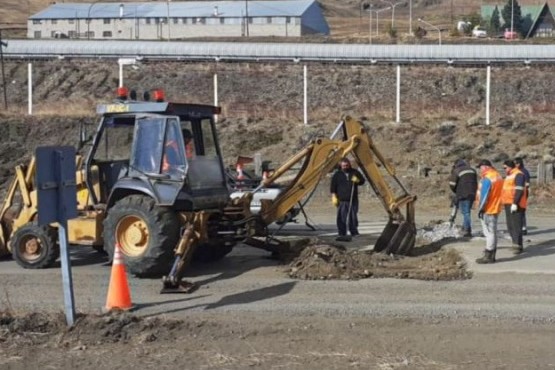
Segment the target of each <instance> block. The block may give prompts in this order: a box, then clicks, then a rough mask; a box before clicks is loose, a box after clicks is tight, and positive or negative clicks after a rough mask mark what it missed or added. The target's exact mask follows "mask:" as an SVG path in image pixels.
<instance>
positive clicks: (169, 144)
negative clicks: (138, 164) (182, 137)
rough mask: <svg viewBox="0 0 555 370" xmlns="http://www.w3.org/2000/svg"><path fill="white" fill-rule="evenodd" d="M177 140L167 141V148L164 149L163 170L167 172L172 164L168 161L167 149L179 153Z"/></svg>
mask: <svg viewBox="0 0 555 370" xmlns="http://www.w3.org/2000/svg"><path fill="white" fill-rule="evenodd" d="M177 149H178V147H177V142H176V141H175V140H170V141H168V142H167V143H166V148H165V149H164V150H165V152H164V157H163V158H162V171H164V172H167V171H169V170H170V167H171V165H172V164H173V163H172V164H170V162H169V161H168V155H167V151H168V150H174V151H175V153H176V154H177Z"/></svg>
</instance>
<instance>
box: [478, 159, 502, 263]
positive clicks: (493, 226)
mask: <svg viewBox="0 0 555 370" xmlns="http://www.w3.org/2000/svg"><path fill="white" fill-rule="evenodd" d="M478 168H479V169H480V177H481V179H480V183H479V184H478V192H477V203H478V206H477V208H478V218H479V219H480V222H481V223H482V231H483V232H484V236H485V237H486V248H485V250H484V255H483V256H482V257H480V258H478V259H477V260H476V263H480V264H482V263H494V262H495V253H496V251H497V220H498V218H499V214H500V213H501V208H502V205H501V192H502V190H503V178H502V177H501V175H500V174H499V172H497V171H496V170H495V168H493V166H492V164H491V162H490V161H489V160H488V159H483V160H481V161H480V163H479V164H478Z"/></svg>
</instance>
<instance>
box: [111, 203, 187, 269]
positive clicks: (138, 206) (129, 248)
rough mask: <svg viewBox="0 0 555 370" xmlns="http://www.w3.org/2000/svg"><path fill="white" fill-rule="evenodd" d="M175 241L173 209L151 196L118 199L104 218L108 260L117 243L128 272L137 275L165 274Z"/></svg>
mask: <svg viewBox="0 0 555 370" xmlns="http://www.w3.org/2000/svg"><path fill="white" fill-rule="evenodd" d="M178 241H179V221H178V219H177V216H176V214H175V212H174V211H173V210H172V209H171V208H169V207H160V206H157V205H156V203H155V201H154V199H152V198H150V197H147V196H144V195H130V196H128V197H125V198H123V199H121V200H119V201H118V202H117V203H116V204H115V205H114V206H113V207H112V208H111V209H110V210H108V215H107V217H106V219H105V220H104V250H105V251H106V252H107V253H108V256H109V257H110V260H112V259H113V256H114V249H115V245H116V243H117V244H119V246H120V249H121V251H122V253H123V255H124V259H125V263H126V265H127V269H128V271H129V272H130V273H132V274H134V275H136V276H139V277H157V276H161V275H164V274H167V273H168V272H169V269H170V267H171V263H172V261H173V257H174V249H175V247H176V245H177V243H178Z"/></svg>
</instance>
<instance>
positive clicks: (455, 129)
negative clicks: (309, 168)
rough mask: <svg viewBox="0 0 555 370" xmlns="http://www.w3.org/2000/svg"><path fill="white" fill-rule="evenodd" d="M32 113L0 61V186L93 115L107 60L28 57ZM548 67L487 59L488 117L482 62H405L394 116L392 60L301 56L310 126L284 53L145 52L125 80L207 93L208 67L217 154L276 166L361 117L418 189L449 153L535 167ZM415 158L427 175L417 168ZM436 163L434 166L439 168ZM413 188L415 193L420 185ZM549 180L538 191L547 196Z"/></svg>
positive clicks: (544, 136)
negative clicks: (246, 56) (244, 58)
mask: <svg viewBox="0 0 555 370" xmlns="http://www.w3.org/2000/svg"><path fill="white" fill-rule="evenodd" d="M34 68H35V72H34V76H35V80H34V100H35V103H36V106H35V112H36V113H37V115H36V116H33V117H28V116H26V115H25V114H24V113H23V112H25V111H26V107H27V102H26V99H27V98H26V91H27V89H26V86H27V81H26V79H27V65H26V63H14V62H9V63H7V65H6V75H7V81H8V82H9V85H8V86H7V90H8V96H9V99H8V104H9V107H10V109H9V110H8V112H4V113H1V114H0V121H1V122H2V125H1V126H0V130H1V131H0V134H1V137H0V158H1V159H0V184H1V185H0V186H1V187H2V188H5V183H6V181H7V178H8V177H7V176H8V175H9V174H10V173H11V171H12V168H13V165H14V164H16V163H18V162H20V161H22V160H25V159H26V158H28V156H29V155H30V154H31V153H32V152H33V150H34V148H35V147H36V146H38V145H53V144H72V143H73V144H74V143H76V141H77V137H78V134H77V131H78V124H79V122H85V123H90V124H93V123H95V122H96V118H95V116H94V109H95V106H96V104H97V103H99V102H107V101H110V100H111V99H112V98H113V91H114V90H115V88H116V87H117V83H118V76H117V74H118V71H117V65H116V64H115V63H108V62H80V61H71V60H69V61H68V60H65V61H56V62H53V61H51V62H35V63H34ZM553 72H554V70H553V68H552V67H535V68H531V69H526V68H517V67H512V68H494V70H493V73H492V75H493V77H492V79H493V80H492V96H491V106H492V114H491V125H490V126H486V125H485V119H484V117H485V114H484V109H483V108H484V106H485V70H484V69H478V68H447V67H430V66H424V67H403V68H402V85H401V124H395V123H394V122H393V120H394V117H395V111H394V109H395V69H394V67H393V66H346V65H317V64H314V65H309V81H308V86H309V88H308V95H309V97H308V109H309V110H308V113H309V125H303V124H302V112H303V107H302V104H303V96H302V91H303V81H302V66H298V65H286V64H221V63H220V64H214V63H212V64H196V63H177V62H176V63H147V64H143V65H140V66H139V69H137V70H134V69H131V68H129V69H126V70H125V71H124V81H125V83H126V85H128V86H129V87H130V88H134V89H137V91H138V92H139V95H141V94H142V92H143V91H144V90H149V89H153V88H158V87H163V88H164V89H165V90H166V92H167V96H168V98H169V99H170V100H175V101H187V102H195V103H204V104H211V103H212V102H213V83H212V81H213V74H214V73H217V74H218V88H219V91H218V96H219V102H220V105H221V106H222V108H223V114H222V116H221V117H220V121H219V136H220V141H221V144H222V148H223V151H224V155H225V157H226V158H225V161H226V162H227V163H230V164H231V163H233V161H234V160H235V158H236V157H237V155H252V154H254V153H255V152H261V153H262V155H263V157H264V158H266V159H269V160H272V161H273V164H274V165H278V164H280V163H282V162H283V161H284V160H285V159H286V158H288V157H289V156H291V155H292V154H294V153H297V152H298V150H299V149H301V148H303V147H304V146H305V145H306V144H307V143H308V142H309V141H310V140H311V139H312V138H314V137H316V136H328V135H329V134H330V133H331V132H332V131H333V129H334V128H335V125H336V124H337V122H338V121H339V119H340V117H341V115H342V114H345V113H347V114H351V115H353V116H354V117H356V118H358V119H360V120H362V121H363V122H364V123H365V124H366V125H367V126H368V127H369V131H370V133H371V135H372V138H373V140H374V143H375V144H376V146H377V147H378V149H380V150H381V151H382V152H383V153H384V155H385V156H386V157H387V158H388V159H389V160H390V161H391V162H392V163H393V164H394V165H395V166H396V167H397V168H398V170H399V173H400V174H401V176H402V177H403V179H404V181H405V183H406V184H407V185H408V187H409V188H410V189H412V190H413V192H415V193H416V194H418V195H425V194H430V195H434V196H436V195H440V196H443V195H445V194H446V191H447V189H446V175H447V173H448V171H449V169H450V167H451V165H452V164H453V162H454V160H455V159H457V158H465V159H467V160H469V161H477V160H478V159H479V158H489V159H491V160H493V161H494V162H497V163H500V162H501V161H503V160H504V159H506V158H509V157H513V156H515V155H521V156H523V157H525V158H526V160H527V162H528V163H529V164H530V165H529V167H531V168H534V167H535V164H536V163H538V162H539V161H544V160H547V161H552V160H553V157H554V156H555V144H554V143H553V135H554V133H553V130H552V126H551V122H552V119H553V117H555V111H554V110H553V107H552V106H551V104H549V102H551V101H553V100H555V91H554V90H553V89H552V88H551V87H552V86H553V85H555V73H553ZM418 166H421V167H422V166H427V167H430V168H432V172H431V173H432V176H431V177H428V178H417V177H416V176H415V175H416V169H417V168H418ZM437 173H440V174H441V175H439V176H437ZM421 193H422V194H421ZM549 194H550V191H547V192H545V191H544V192H543V193H542V196H544V195H545V196H549Z"/></svg>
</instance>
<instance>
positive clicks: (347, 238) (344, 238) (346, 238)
mask: <svg viewBox="0 0 555 370" xmlns="http://www.w3.org/2000/svg"><path fill="white" fill-rule="evenodd" d="M354 194H355V184H352V185H351V199H349V209H348V210H347V232H349V230H350V229H349V223H350V221H351V209H352V207H353V196H354ZM335 240H337V241H340V242H350V241H351V240H353V237H352V236H351V235H342V236H340V237H338V238H337V239H335Z"/></svg>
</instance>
